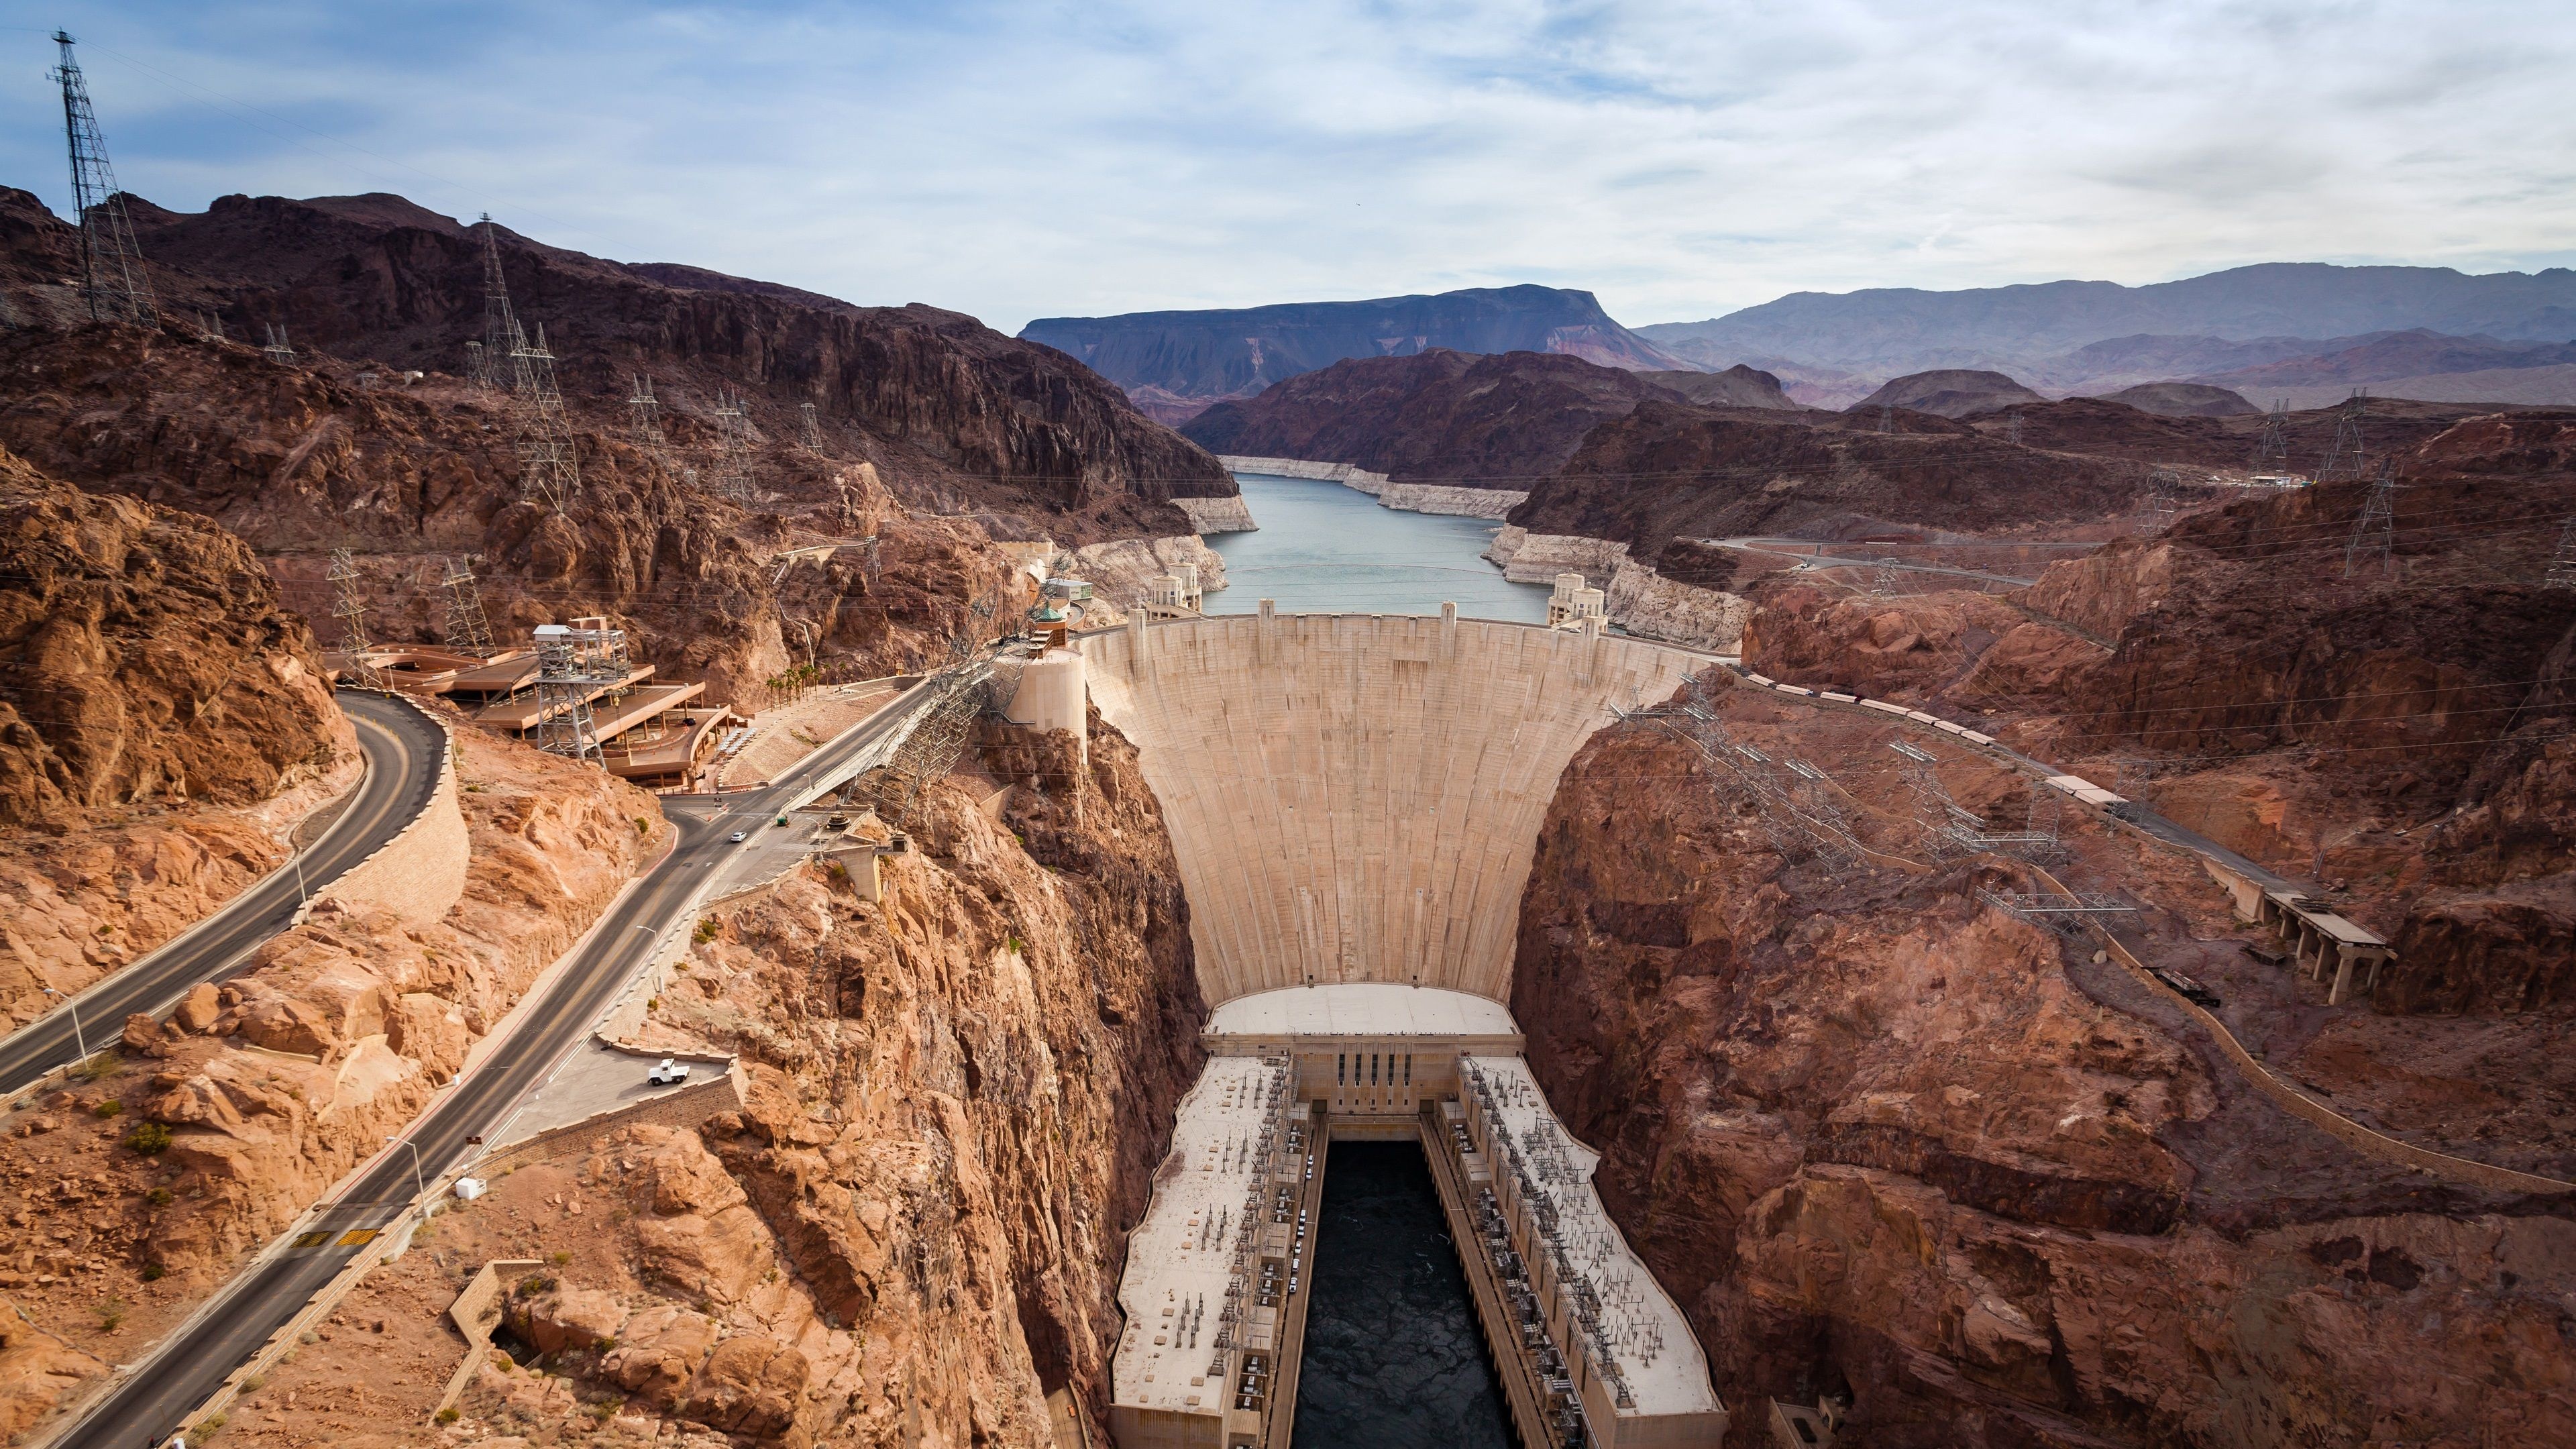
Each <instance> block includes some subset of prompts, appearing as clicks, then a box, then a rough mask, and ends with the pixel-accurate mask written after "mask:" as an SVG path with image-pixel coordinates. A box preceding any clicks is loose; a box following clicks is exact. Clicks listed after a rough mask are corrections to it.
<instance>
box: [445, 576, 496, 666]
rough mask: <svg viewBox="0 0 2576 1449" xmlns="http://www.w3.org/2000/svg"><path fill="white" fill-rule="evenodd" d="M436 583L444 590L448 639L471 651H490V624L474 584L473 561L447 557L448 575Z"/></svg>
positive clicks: (475, 652) (481, 595) (479, 592)
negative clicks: (486, 619)
mask: <svg viewBox="0 0 2576 1449" xmlns="http://www.w3.org/2000/svg"><path fill="white" fill-rule="evenodd" d="M438 586H439V587H440V588H443V589H445V590H447V642H448V643H450V644H453V645H456V646H458V647H460V648H462V649H464V650H465V651H466V652H468V653H471V654H490V653H491V652H492V626H491V625H490V624H489V623H487V622H486V621H485V620H484V618H483V594H482V591H481V590H479V589H477V588H476V587H475V584H474V565H473V561H472V560H470V559H456V558H452V559H449V560H448V561H447V577H445V578H443V579H440V580H439V581H438Z"/></svg>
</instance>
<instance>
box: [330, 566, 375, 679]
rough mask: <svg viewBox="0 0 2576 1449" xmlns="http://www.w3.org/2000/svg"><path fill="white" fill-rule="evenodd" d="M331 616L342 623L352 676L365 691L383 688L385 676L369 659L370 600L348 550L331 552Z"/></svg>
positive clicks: (341, 633) (342, 633)
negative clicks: (362, 590) (361, 589)
mask: <svg viewBox="0 0 2576 1449" xmlns="http://www.w3.org/2000/svg"><path fill="white" fill-rule="evenodd" d="M325 577H327V578H328V579H330V580H331V596H332V597H331V615H332V617H333V618H336V619H338V620H339V621H340V648H341V649H342V650H344V651H345V652H346V653H347V654H348V656H349V674H350V676H351V677H352V678H354V679H355V680H357V682H358V683H359V684H360V685H361V686H362V687H364V688H367V689H382V688H384V687H385V681H384V676H383V675H380V674H378V673H377V672H376V666H375V665H374V664H372V663H370V662H369V661H368V659H367V654H368V652H369V651H370V650H371V649H372V648H373V647H374V646H373V645H372V644H370V643H369V642H368V640H367V601H366V600H365V599H364V598H362V597H360V595H359V593H358V582H359V578H360V575H359V573H358V560H357V558H356V557H355V556H354V555H352V554H351V553H350V552H349V550H347V549H345V548H335V549H333V550H331V571H330V573H328V574H327V575H325Z"/></svg>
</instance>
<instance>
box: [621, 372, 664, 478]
mask: <svg viewBox="0 0 2576 1449" xmlns="http://www.w3.org/2000/svg"><path fill="white" fill-rule="evenodd" d="M626 411H627V412H628V413H629V414H631V415H632V416H633V418H634V422H635V446H637V447H639V448H641V449H643V450H644V451H645V452H647V453H650V454H651V455H653V457H654V458H656V459H659V458H660V457H661V456H662V450H663V448H664V447H665V446H666V445H667V444H668V442H669V441H670V440H669V439H667V438H665V437H663V436H662V401H661V399H659V398H657V397H655V396H653V379H652V378H650V377H648V376H646V375H645V374H643V373H640V372H639V373H637V374H635V391H634V392H632V393H630V394H628V395H627V398H626Z"/></svg>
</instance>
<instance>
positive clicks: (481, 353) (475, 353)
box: [465, 338, 492, 392]
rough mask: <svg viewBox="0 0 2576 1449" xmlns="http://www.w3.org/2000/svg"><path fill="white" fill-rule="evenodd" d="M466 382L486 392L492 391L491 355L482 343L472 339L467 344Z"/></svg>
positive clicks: (467, 340)
mask: <svg viewBox="0 0 2576 1449" xmlns="http://www.w3.org/2000/svg"><path fill="white" fill-rule="evenodd" d="M465 380H466V381H467V382H470V383H472V384H474V385H475V386H476V387H479V388H481V389H483V390H484V391H485V392H490V391H491V390H492V357H491V354H490V353H489V352H488V351H486V350H485V348H484V346H483V344H482V343H480V342H478V341H475V340H474V339H472V338H468V339H466V342H465Z"/></svg>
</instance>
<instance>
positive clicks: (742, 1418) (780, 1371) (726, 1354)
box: [683, 1333, 807, 1438]
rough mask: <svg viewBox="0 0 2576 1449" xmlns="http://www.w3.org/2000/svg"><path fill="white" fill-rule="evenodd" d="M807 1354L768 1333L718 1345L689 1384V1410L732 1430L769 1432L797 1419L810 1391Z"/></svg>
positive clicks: (757, 1434) (706, 1421)
mask: <svg viewBox="0 0 2576 1449" xmlns="http://www.w3.org/2000/svg"><path fill="white" fill-rule="evenodd" d="M806 1378H807V1367H806V1362H805V1355H804V1354H802V1353H799V1352H798V1351H797V1350H796V1349H795V1348H794V1347H793V1346H792V1345H789V1344H785V1343H781V1342H779V1341H778V1340H777V1339H774V1338H771V1337H769V1336H768V1335H767V1334H762V1333H745V1334H739V1335H737V1336H735V1337H733V1338H728V1339H726V1340H725V1341H724V1342H722V1343H719V1344H717V1345H716V1351H715V1352H714V1353H712V1354H709V1355H708V1356H707V1361H706V1364H705V1365H704V1366H703V1367H701V1368H700V1369H699V1370H698V1375H697V1378H696V1379H695V1380H694V1381H692V1382H691V1383H690V1385H689V1400H688V1405H687V1407H686V1409H685V1410H684V1411H683V1412H685V1413H686V1414H687V1415H688V1416H689V1417H690V1418H692V1419H696V1420H698V1421H700V1422H701V1423H704V1424H705V1425H707V1426H708V1427H709V1428H712V1429H720V1430H722V1431H724V1432H725V1433H728V1434H746V1435H750V1436H753V1437H755V1438H768V1437H770V1436H772V1435H775V1434H778V1433H781V1432H784V1431H785V1430H786V1429H787V1428H788V1427H789V1426H790V1425H792V1424H794V1423H795V1422H796V1409H797V1406H798V1405H799V1404H800V1403H801V1402H802V1401H803V1399H804V1396H805V1384H806Z"/></svg>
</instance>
